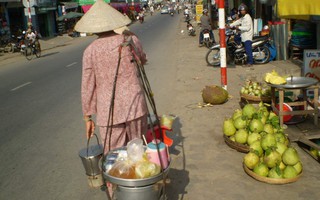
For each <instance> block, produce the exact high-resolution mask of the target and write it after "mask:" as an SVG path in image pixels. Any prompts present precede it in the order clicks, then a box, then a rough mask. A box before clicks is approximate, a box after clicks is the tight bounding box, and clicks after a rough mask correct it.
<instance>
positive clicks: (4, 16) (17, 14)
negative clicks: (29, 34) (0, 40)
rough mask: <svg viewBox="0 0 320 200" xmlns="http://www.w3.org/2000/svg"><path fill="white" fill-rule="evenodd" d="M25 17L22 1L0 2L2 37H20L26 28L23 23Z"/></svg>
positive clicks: (3, 0)
mask: <svg viewBox="0 0 320 200" xmlns="http://www.w3.org/2000/svg"><path fill="white" fill-rule="evenodd" d="M23 16H24V13H23V5H22V3H21V0H0V35H1V37H10V35H11V34H15V35H18V34H19V33H20V32H21V30H23V28H24V24H23V23H21V19H23Z"/></svg>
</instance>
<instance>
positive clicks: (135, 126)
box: [99, 114, 148, 155]
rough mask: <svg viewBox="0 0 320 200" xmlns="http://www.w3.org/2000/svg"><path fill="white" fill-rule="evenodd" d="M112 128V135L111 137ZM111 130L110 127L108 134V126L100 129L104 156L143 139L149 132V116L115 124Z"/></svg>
mask: <svg viewBox="0 0 320 200" xmlns="http://www.w3.org/2000/svg"><path fill="white" fill-rule="evenodd" d="M111 128H112V133H111V135H110V130H111ZM111 128H110V127H109V130H108V133H107V126H100V127H99V132H100V138H101V141H102V145H103V146H104V155H106V154H107V153H108V152H109V151H110V150H112V149H115V148H119V147H123V146H126V145H127V143H128V142H129V141H130V140H132V139H135V138H141V137H142V135H143V134H145V133H146V132H147V128H148V122H147V114H145V115H143V116H142V117H140V118H137V119H134V120H132V121H128V122H125V123H121V124H115V125H113V126H111ZM106 136H107V138H106Z"/></svg>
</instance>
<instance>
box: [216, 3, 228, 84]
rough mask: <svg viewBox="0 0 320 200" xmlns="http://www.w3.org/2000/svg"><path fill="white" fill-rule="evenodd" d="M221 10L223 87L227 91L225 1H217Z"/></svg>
mask: <svg viewBox="0 0 320 200" xmlns="http://www.w3.org/2000/svg"><path fill="white" fill-rule="evenodd" d="M217 2H218V8H219V36H220V72H221V86H222V87H223V88H224V89H225V90H227V51H226V34H225V32H226V31H225V29H226V26H225V10H224V0H217Z"/></svg>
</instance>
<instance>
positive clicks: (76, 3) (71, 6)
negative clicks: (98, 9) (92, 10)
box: [60, 2, 79, 10]
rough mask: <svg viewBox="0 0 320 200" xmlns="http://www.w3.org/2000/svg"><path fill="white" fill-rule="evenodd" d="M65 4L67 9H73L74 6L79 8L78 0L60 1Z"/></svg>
mask: <svg viewBox="0 0 320 200" xmlns="http://www.w3.org/2000/svg"><path fill="white" fill-rule="evenodd" d="M60 3H61V4H63V5H64V6H65V9H66V10H67V9H72V8H78V6H79V3H78V2H60Z"/></svg>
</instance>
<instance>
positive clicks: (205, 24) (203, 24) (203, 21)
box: [199, 9, 216, 47]
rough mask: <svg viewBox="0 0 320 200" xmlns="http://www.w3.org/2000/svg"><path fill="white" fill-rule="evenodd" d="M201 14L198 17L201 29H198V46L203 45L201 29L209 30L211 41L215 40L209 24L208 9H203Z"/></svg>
mask: <svg viewBox="0 0 320 200" xmlns="http://www.w3.org/2000/svg"><path fill="white" fill-rule="evenodd" d="M202 14H203V15H202V16H201V17H200V23H201V30H200V35H199V47H202V46H203V31H204V30H209V34H210V38H211V40H212V42H213V43H216V42H215V39H214V35H213V31H212V28H211V25H210V18H209V16H208V10H207V9H204V10H203V12H202Z"/></svg>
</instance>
